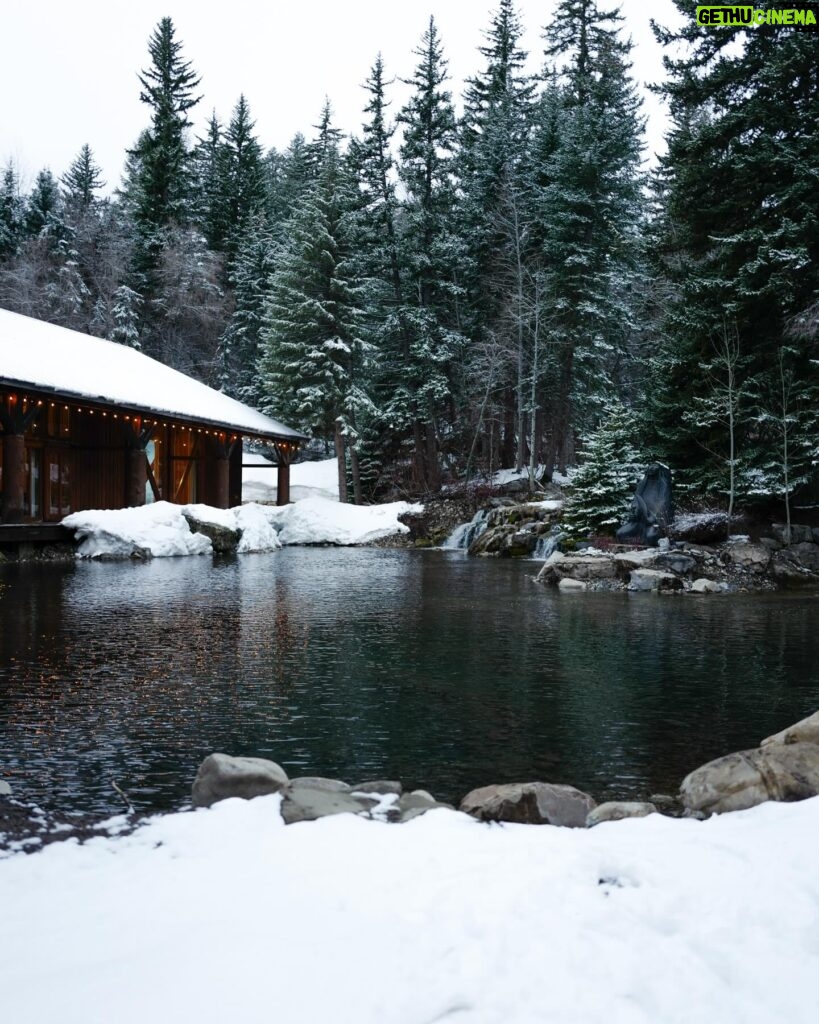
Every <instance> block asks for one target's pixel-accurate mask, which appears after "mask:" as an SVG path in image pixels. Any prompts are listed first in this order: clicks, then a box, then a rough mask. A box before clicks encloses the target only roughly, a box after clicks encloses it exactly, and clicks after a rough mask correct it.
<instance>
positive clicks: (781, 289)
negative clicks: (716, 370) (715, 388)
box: [653, 0, 819, 489]
mask: <svg viewBox="0 0 819 1024" xmlns="http://www.w3.org/2000/svg"><path fill="white" fill-rule="evenodd" d="M677 7H678V8H679V10H680V13H681V14H683V15H684V16H685V23H684V25H683V28H682V29H681V30H680V31H679V32H671V31H667V30H663V29H660V28H657V27H655V31H656V33H657V35H658V38H659V39H660V40H661V42H663V44H664V45H666V47H667V48H668V54H667V56H666V57H665V58H664V62H665V66H666V70H667V73H668V79H667V81H666V83H665V85H664V87H663V91H664V93H665V95H666V97H667V99H668V101H669V105H670V110H671V117H672V123H673V128H672V132H671V134H670V136H669V145H668V152H667V155H666V156H665V157H664V158H663V160H662V162H661V170H660V175H659V177H658V182H657V195H658V202H659V205H660V217H659V218H658V227H657V242H658V244H657V250H658V256H659V264H658V271H659V272H660V273H662V274H663V275H665V276H666V277H667V278H668V279H669V280H670V281H671V282H672V285H673V288H674V291H673V295H672V300H671V302H670V303H669V309H668V312H667V315H666V317H665V318H664V321H663V323H662V330H661V332H660V346H659V349H658V353H657V357H656V359H655V365H654V373H653V380H654V382H655V383H656V382H660V383H661V384H662V383H663V382H665V389H664V390H663V389H662V388H660V387H658V388H657V391H656V394H655V398H654V408H653V413H654V415H653V421H654V423H655V424H656V429H657V443H658V445H662V446H663V448H664V449H665V452H666V454H667V458H668V459H669V460H670V461H672V462H673V463H674V464H675V465H676V466H678V467H680V468H681V469H682V471H683V476H684V479H685V480H687V481H688V482H689V483H691V484H693V485H696V486H697V487H698V488H700V489H708V488H710V487H712V486H713V487H715V488H718V487H720V486H721V479H722V468H721V464H720V460H719V459H709V458H707V457H704V456H703V454H702V452H703V444H702V443H701V439H700V438H698V437H696V436H692V435H691V433H690V432H689V431H687V430H684V429H683V430H681V429H680V421H679V416H678V410H679V408H680V406H682V407H684V408H688V407H690V406H691V404H692V402H693V401H694V399H695V398H696V397H697V396H698V395H699V394H701V393H702V392H703V390H704V389H706V388H707V372H708V371H707V367H708V364H709V361H710V357H709V352H710V350H711V347H712V345H713V340H714V338H718V337H719V335H720V332H721V330H722V324H723V323H724V321H725V319H726V318H727V319H729V320H730V322H731V323H732V324H734V325H735V328H736V332H737V338H738V343H739V346H740V349H741V351H742V353H743V355H744V356H745V363H744V367H743V369H742V374H743V376H742V379H741V380H740V382H739V383H740V384H741V385H743V387H742V396H743V397H742V399H741V407H740V410H739V412H740V416H739V420H740V428H739V436H738V439H737V441H738V446H739V448H740V449H741V450H742V451H743V452H744V453H745V455H746V459H747V463H748V464H749V465H757V466H762V465H764V464H766V463H768V464H770V462H771V460H776V459H777V458H778V454H777V447H778V445H777V442H776V439H775V435H774V434H772V433H771V432H769V431H768V430H760V425H759V423H758V422H757V416H756V413H755V407H756V403H757V399H756V398H755V397H754V395H755V393H756V391H757V390H758V387H759V382H760V380H762V379H764V378H765V377H766V376H770V375H771V372H772V368H773V367H775V366H776V365H777V361H778V353H779V351H780V349H781V348H782V345H783V342H784V340H785V338H784V335H785V332H786V330H787V325H788V323H790V322H791V321H793V320H794V319H795V318H798V317H799V316H800V315H801V314H802V313H803V312H804V311H805V310H807V309H808V308H809V307H810V306H811V304H812V303H813V302H815V296H816V295H817V293H819V197H818V196H817V192H816V188H815V176H814V174H813V171H812V170H811V168H813V167H815V166H816V162H817V159H819V129H818V128H817V123H819V96H818V95H817V90H816V82H817V80H819V49H818V48H817V46H816V41H815V40H816V37H815V34H813V33H810V32H800V31H796V30H794V29H792V28H789V27H786V26H780V25H768V24H761V25H758V26H755V28H754V30H753V31H752V32H746V31H744V30H741V29H738V28H732V27H726V28H724V29H722V30H720V31H719V32H704V31H702V30H701V29H699V28H697V27H696V26H695V24H694V18H693V14H694V5H693V3H689V2H687V0H677ZM785 97H787V100H785V99H784V98H785ZM794 347H795V348H797V350H798V351H799V353H800V355H799V358H798V360H797V362H798V363H799V365H800V366H801V371H800V372H802V373H804V374H806V375H807V376H806V377H805V378H804V382H805V383H806V384H809V385H810V386H814V385H815V383H816V381H817V375H816V366H815V364H812V363H811V362H810V359H809V354H810V353H809V351H808V350H807V346H806V344H805V341H804V340H800V341H799V342H798V343H797V344H796V345H795V346H794ZM672 389H673V393H672Z"/></svg>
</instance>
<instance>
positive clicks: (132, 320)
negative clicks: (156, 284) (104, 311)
mask: <svg viewBox="0 0 819 1024" xmlns="http://www.w3.org/2000/svg"><path fill="white" fill-rule="evenodd" d="M141 305H142V296H141V295H140V294H139V293H138V292H135V291H134V290H133V288H129V287H128V285H127V284H122V285H120V286H119V288H117V290H116V291H115V292H114V303H113V308H112V310H111V315H112V319H113V328H112V329H111V333H110V338H111V341H116V342H119V344H120V345H127V346H128V347H129V348H135V349H141V348H142V345H141V343H140V340H139V324H140V307H141Z"/></svg>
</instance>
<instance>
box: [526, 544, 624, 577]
mask: <svg viewBox="0 0 819 1024" xmlns="http://www.w3.org/2000/svg"><path fill="white" fill-rule="evenodd" d="M547 566H548V567H550V568H551V570H552V572H553V573H554V575H555V578H556V579H558V580H560V579H564V578H565V577H567V576H568V577H570V578H571V579H574V580H606V579H614V577H616V576H617V565H616V563H615V561H614V559H613V558H610V557H609V556H608V555H587V554H585V553H583V552H579V553H577V554H574V553H571V552H570V553H568V554H563V552H561V551H555V552H553V553H552V554H551V555H550V556H549V558H548V559H547V560H546V562H545V564H544V566H543V569H541V571H540V574H539V575H538V579H540V578H541V577H542V576H543V577H545V578H548V576H546V574H545V570H546V568H547Z"/></svg>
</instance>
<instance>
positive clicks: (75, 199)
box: [61, 143, 105, 211]
mask: <svg viewBox="0 0 819 1024" xmlns="http://www.w3.org/2000/svg"><path fill="white" fill-rule="evenodd" d="M61 181H62V186H63V196H64V198H65V202H66V205H67V206H68V207H69V208H70V209H72V210H74V211H85V210H87V209H88V208H89V207H90V206H92V205H93V203H95V202H96V201H97V198H98V197H97V192H99V190H100V189H102V188H104V187H105V181H104V180H103V177H102V171H101V170H100V168H99V167H98V165H97V163H96V161H95V160H94V154H93V153H92V152H91V147H90V146H89V145H88V143H85V145H84V146H83V147H82V149H80V151H79V153H78V154H77V155H76V157H75V158H74V160H73V161H72V163H71V166H70V167H69V168H68V170H67V171H66V172H65V174H64V175H63V176H62V179H61Z"/></svg>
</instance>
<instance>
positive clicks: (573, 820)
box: [461, 782, 597, 828]
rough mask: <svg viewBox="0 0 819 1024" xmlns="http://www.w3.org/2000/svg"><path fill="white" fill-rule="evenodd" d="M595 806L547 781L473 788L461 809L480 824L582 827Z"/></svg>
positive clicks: (586, 797)
mask: <svg viewBox="0 0 819 1024" xmlns="http://www.w3.org/2000/svg"><path fill="white" fill-rule="evenodd" d="M596 806H597V805H596V804H595V802H594V800H593V799H592V798H591V797H590V796H589V795H588V794H587V793H582V792H581V791H580V790H579V789H575V788H574V786H560V785H553V784H551V783H548V782H511V783H507V784H506V785H500V786H481V787H480V788H479V789H473V790H472V792H471V793H467V795H466V796H465V797H464V798H463V800H462V801H461V810H462V811H465V812H466V813H467V814H471V815H472V817H473V818H479V819H480V820H481V821H515V822H521V823H523V824H525V825H564V826H567V827H569V828H582V827H583V826H584V825H585V824H586V818H587V817H588V814H589V811H592V810H594V808H595V807H596Z"/></svg>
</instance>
